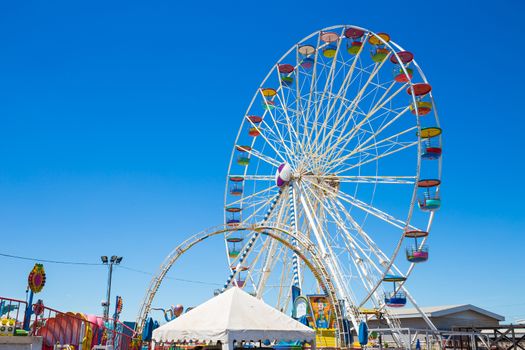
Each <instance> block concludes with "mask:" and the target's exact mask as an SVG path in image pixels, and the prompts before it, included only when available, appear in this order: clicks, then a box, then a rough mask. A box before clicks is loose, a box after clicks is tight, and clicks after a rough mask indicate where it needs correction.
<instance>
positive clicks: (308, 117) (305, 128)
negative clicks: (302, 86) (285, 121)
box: [298, 35, 321, 144]
mask: <svg viewBox="0 0 525 350" xmlns="http://www.w3.org/2000/svg"><path fill="white" fill-rule="evenodd" d="M320 40H321V37H320V35H318V37H317V45H316V46H315V47H316V48H318V47H319V43H320ZM298 48H299V47H298ZM318 53H319V50H318V49H316V50H315V52H314V55H315V57H314V63H313V72H312V75H311V81H310V89H309V91H308V102H307V104H306V113H305V116H304V135H306V134H308V132H309V131H308V128H307V125H308V122H309V119H310V107H311V100H312V95H313V92H314V91H315V90H314V86H315V83H316V74H317V60H318V58H319V55H318ZM303 144H305V142H304V139H303Z"/></svg>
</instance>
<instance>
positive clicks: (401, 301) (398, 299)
mask: <svg viewBox="0 0 525 350" xmlns="http://www.w3.org/2000/svg"><path fill="white" fill-rule="evenodd" d="M404 281H406V277H404V276H399V275H386V276H385V277H384V278H383V282H392V283H393V284H394V289H393V291H392V292H391V293H387V294H385V304H386V306H388V307H403V306H405V305H406V303H407V296H406V294H405V293H404V292H402V291H400V290H399V288H396V283H399V282H404Z"/></svg>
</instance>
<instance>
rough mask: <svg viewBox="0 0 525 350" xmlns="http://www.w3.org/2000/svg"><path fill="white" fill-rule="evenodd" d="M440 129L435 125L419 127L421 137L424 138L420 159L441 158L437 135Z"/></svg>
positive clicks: (439, 133)
mask: <svg viewBox="0 0 525 350" xmlns="http://www.w3.org/2000/svg"><path fill="white" fill-rule="evenodd" d="M441 133H442V131H441V129H440V128H437V127H429V128H423V129H421V138H422V139H423V140H424V144H423V145H422V146H423V152H422V154H421V158H422V159H426V160H436V159H439V158H441V153H442V150H441V147H440V145H439V137H438V136H439V135H441Z"/></svg>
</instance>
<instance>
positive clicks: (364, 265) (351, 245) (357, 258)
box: [328, 199, 383, 307]
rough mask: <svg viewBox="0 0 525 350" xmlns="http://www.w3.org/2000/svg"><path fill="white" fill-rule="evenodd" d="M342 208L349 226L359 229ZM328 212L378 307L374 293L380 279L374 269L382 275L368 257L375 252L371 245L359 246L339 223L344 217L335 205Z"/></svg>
mask: <svg viewBox="0 0 525 350" xmlns="http://www.w3.org/2000/svg"><path fill="white" fill-rule="evenodd" d="M328 203H330V204H332V203H331V200H330V199H329V200H328ZM338 204H340V203H338ZM342 210H344V214H346V215H347V218H348V219H350V226H352V227H353V228H354V230H356V229H357V230H360V229H361V228H360V227H359V225H358V224H357V222H356V221H355V220H354V219H353V218H352V217H351V215H349V213H348V212H347V211H346V209H345V208H344V206H342ZM330 213H331V214H332V215H333V216H334V218H335V222H336V224H337V225H339V228H340V229H341V230H342V231H343V232H344V233H345V235H346V238H347V241H346V242H348V243H347V250H348V253H349V254H350V256H351V257H352V262H353V264H354V266H355V267H356V269H357V271H358V272H359V274H360V276H361V278H362V280H364V281H366V284H365V288H366V289H367V290H368V292H369V293H373V295H374V296H375V297H376V300H374V301H375V304H376V307H378V306H379V305H380V304H381V295H379V294H378V293H375V290H376V289H377V286H376V285H377V284H378V283H379V282H380V281H381V279H380V277H378V275H376V274H374V270H375V271H376V272H377V273H378V274H379V276H381V275H382V273H383V271H382V270H381V269H380V268H379V267H378V266H377V265H376V263H375V261H373V260H372V259H371V257H370V252H371V253H372V254H374V255H377V252H376V251H375V249H374V247H373V246H371V245H369V246H367V247H366V248H363V247H361V244H360V243H359V241H358V240H356V239H355V238H354V237H353V236H352V234H351V233H350V230H349V229H348V227H347V226H346V225H344V224H341V223H344V219H343V218H342V217H341V215H340V213H339V212H338V209H337V207H336V205H333V206H332V210H331V211H330ZM365 249H366V251H365ZM367 251H368V253H367ZM381 253H382V252H381ZM372 268H373V269H372Z"/></svg>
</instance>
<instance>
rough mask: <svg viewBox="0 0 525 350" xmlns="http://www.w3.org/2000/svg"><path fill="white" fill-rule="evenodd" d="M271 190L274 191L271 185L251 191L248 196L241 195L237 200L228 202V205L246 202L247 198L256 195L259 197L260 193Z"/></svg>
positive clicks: (266, 192) (255, 196)
mask: <svg viewBox="0 0 525 350" xmlns="http://www.w3.org/2000/svg"><path fill="white" fill-rule="evenodd" d="M271 191H275V188H274V187H273V186H272V187H268V188H265V189H262V190H260V191H258V192H255V193H252V194H250V195H248V196H244V197H241V198H239V199H238V200H235V201H233V202H229V203H228V205H236V204H242V203H243V202H248V201H249V200H252V199H253V198H257V197H260V196H262V195H265V194H268V192H271ZM265 200H266V201H267V200H268V199H267V198H265Z"/></svg>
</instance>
